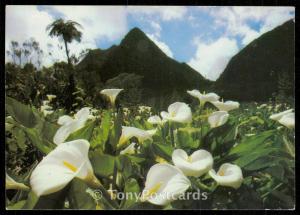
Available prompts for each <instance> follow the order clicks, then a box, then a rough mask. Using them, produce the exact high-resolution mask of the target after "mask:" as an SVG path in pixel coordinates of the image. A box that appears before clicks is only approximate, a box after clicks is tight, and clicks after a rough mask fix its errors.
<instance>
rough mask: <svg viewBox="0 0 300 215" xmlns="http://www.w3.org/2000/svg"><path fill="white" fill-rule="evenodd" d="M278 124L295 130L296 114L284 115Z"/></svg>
mask: <svg viewBox="0 0 300 215" xmlns="http://www.w3.org/2000/svg"><path fill="white" fill-rule="evenodd" d="M278 122H279V123H280V124H282V125H284V126H285V127H287V128H289V129H293V128H295V113H288V114H286V115H284V116H283V117H281V119H280V120H279V121H278Z"/></svg>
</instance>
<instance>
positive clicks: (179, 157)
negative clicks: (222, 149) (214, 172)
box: [172, 149, 214, 177]
mask: <svg viewBox="0 0 300 215" xmlns="http://www.w3.org/2000/svg"><path fill="white" fill-rule="evenodd" d="M172 161H173V163H174V165H175V166H176V167H178V168H179V169H180V170H181V171H182V172H183V173H184V174H185V175H186V176H195V177H200V176H201V175H203V174H205V173H207V172H208V171H209V170H210V169H211V168H212V166H213V162H214V160H213V157H212V155H211V154H210V153H209V152H208V151H206V150H202V149H200V150H197V151H195V152H193V153H192V154H191V155H190V156H188V155H187V153H186V152H185V151H184V150H182V149H176V150H174V151H173V154H172Z"/></svg>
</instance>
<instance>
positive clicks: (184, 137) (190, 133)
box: [177, 128, 200, 149]
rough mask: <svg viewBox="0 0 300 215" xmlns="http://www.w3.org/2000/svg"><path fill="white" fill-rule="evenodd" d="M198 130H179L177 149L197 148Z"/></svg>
mask: <svg viewBox="0 0 300 215" xmlns="http://www.w3.org/2000/svg"><path fill="white" fill-rule="evenodd" d="M199 136H200V135H199V129H196V128H179V129H178V132H177V141H178V144H177V145H178V147H179V148H182V149H195V148H198V146H199V143H200V142H199V139H198V137H199Z"/></svg>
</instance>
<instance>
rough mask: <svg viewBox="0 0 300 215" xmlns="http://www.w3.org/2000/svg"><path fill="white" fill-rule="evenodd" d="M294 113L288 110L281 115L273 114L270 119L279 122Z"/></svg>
mask: <svg viewBox="0 0 300 215" xmlns="http://www.w3.org/2000/svg"><path fill="white" fill-rule="evenodd" d="M292 112H293V109H289V110H286V111H283V112H280V113H276V114H272V115H271V116H270V119H272V120H276V121H279V120H280V119H281V118H282V117H283V116H284V115H286V114H289V113H292Z"/></svg>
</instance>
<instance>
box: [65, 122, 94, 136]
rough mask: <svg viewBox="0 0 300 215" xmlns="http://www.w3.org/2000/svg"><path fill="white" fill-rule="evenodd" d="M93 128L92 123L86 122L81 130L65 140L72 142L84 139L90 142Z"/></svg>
mask: <svg viewBox="0 0 300 215" xmlns="http://www.w3.org/2000/svg"><path fill="white" fill-rule="evenodd" d="M94 127H95V122H94V121H91V122H88V123H87V124H86V125H85V126H84V127H83V128H81V129H79V130H77V131H75V132H74V133H72V134H70V136H69V137H68V138H67V140H66V141H72V140H77V139H85V140H88V141H90V139H91V137H92V134H93V130H94Z"/></svg>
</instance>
